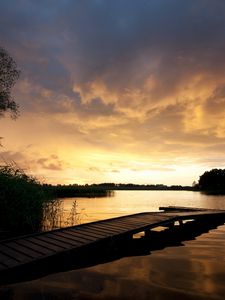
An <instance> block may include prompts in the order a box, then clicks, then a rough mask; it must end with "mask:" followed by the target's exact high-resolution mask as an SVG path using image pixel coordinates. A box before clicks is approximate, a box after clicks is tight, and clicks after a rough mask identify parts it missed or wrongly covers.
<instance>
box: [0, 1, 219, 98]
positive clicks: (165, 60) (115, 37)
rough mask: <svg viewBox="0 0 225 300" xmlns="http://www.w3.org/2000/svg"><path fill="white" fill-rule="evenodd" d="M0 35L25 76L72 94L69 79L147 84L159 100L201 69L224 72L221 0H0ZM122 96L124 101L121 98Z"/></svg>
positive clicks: (114, 85) (118, 86) (123, 85)
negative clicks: (151, 81) (151, 84)
mask: <svg viewBox="0 0 225 300" xmlns="http://www.w3.org/2000/svg"><path fill="white" fill-rule="evenodd" d="M0 19H1V26H0V36H1V43H2V44H3V46H4V45H5V46H6V47H9V50H11V51H12V52H13V53H14V54H15V56H16V57H17V59H18V62H19V64H20V66H21V68H22V70H23V76H24V77H26V78H28V79H29V80H31V81H33V82H35V83H36V84H38V85H40V86H42V87H44V88H46V89H49V90H52V91H56V92H57V93H58V92H61V93H64V94H66V95H69V96H70V97H74V100H75V101H78V98H77V97H76V96H77V95H76V94H73V92H72V87H73V86H72V85H73V83H74V84H81V85H82V84H84V89H85V88H87V87H86V85H85V84H86V83H88V82H90V81H93V80H95V79H96V78H98V79H101V80H102V81H103V82H104V83H105V85H106V86H108V87H109V88H110V89H116V90H117V89H118V90H123V89H124V88H127V87H132V88H134V87H135V86H138V87H140V86H142V84H143V81H145V79H146V78H147V77H148V76H150V75H154V77H155V79H156V81H157V85H156V86H155V88H154V89H153V90H152V91H151V95H149V98H148V101H155V100H157V99H158V100H161V99H162V98H163V97H164V96H165V95H166V94H167V95H168V93H171V92H173V91H174V89H176V87H177V85H178V83H179V82H180V81H185V80H187V78H188V77H189V76H191V75H193V74H195V73H196V72H211V73H216V74H218V72H223V68H224V63H225V58H224V49H225V40H224V28H225V3H224V2H222V1H213V2H212V1H205V0H200V1H197V2H196V1H195V0H190V1H182V0H171V1H166V0H157V1H156V0H151V1H145V0H141V1H139V0H135V1H129V0H123V1H119V0H115V1H95V0H92V1H87V0H80V1H59V2H57V3H54V4H53V2H52V1H50V0H49V1H38V2H37V1H28V0H27V1H22V0H21V1H19V2H18V1H10V2H8V1H4V0H3V1H2V2H1V12H0ZM120 101H121V102H123V99H120Z"/></svg>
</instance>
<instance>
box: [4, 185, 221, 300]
mask: <svg viewBox="0 0 225 300" xmlns="http://www.w3.org/2000/svg"><path fill="white" fill-rule="evenodd" d="M73 200H74V199H67V200H66V199H65V200H64V208H65V209H66V210H67V212H68V214H69V211H70V209H71V205H72V203H73ZM166 205H178V206H192V207H207V208H220V209H225V197H224V196H223V197H218V196H216V197H215V196H214V197H213V196H204V195H201V194H199V193H193V192H183V191H182V192H171V191H165V192H158V191H157V192H155V191H154V192H143V191H142V192H136V191H135V192H133V191H132V192H127V191H126V192H125V191H124V192H118V193H116V195H115V197H113V198H107V199H105V198H101V199H78V200H77V211H78V212H79V213H80V217H79V221H80V222H88V221H92V220H98V219H104V218H108V217H114V216H117V215H124V214H130V213H136V212H142V211H155V210H157V209H158V207H159V206H166ZM90 256H91V253H90ZM4 298H5V299H7V298H8V299H32V300H33V299H157V300H160V299H184V300H185V299H225V226H224V225H222V226H219V227H218V228H216V229H213V230H211V231H209V232H208V233H204V234H202V235H200V236H198V237H196V239H195V240H189V241H184V242H182V245H180V246H178V245H177V246H172V247H166V248H164V249H162V250H155V251H151V252H148V251H147V253H141V252H140V253H139V255H138V256H135V255H133V256H130V257H123V258H120V259H118V260H114V261H111V262H106V263H102V264H99V265H96V266H93V267H89V268H84V269H79V270H72V271H67V272H62V273H58V274H53V275H49V276H46V277H44V278H41V279H38V280H34V281H30V282H25V283H20V284H14V285H10V286H7V287H3V288H2V289H1V292H0V299H4Z"/></svg>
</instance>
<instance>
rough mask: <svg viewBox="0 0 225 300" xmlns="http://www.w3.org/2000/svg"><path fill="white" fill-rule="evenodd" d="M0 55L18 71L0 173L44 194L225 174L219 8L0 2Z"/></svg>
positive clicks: (3, 121) (224, 61)
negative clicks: (15, 171)
mask: <svg viewBox="0 0 225 300" xmlns="http://www.w3.org/2000/svg"><path fill="white" fill-rule="evenodd" d="M0 46H1V47H4V48H5V49H7V51H8V52H9V53H10V55H11V56H12V57H13V58H14V60H15V61H16V62H17V65H18V68H19V69H20V70H21V76H20V78H19V80H18V81H17V83H16V85H15V86H14V88H13V96H14V98H15V100H16V102H17V103H18V104H19V106H20V116H19V117H18V118H17V119H16V120H12V119H11V118H10V116H9V115H7V114H6V115H5V117H2V118H0V136H2V137H4V138H3V140H2V145H3V147H1V148H0V159H1V161H2V163H4V162H6V163H10V162H13V161H14V162H16V164H17V165H18V166H20V167H21V168H23V169H25V170H26V172H28V173H30V174H33V175H35V176H36V177H37V178H39V179H40V180H42V181H43V182H48V183H54V184H56V183H65V184H72V183H79V184H84V183H100V182H115V183H129V182H132V183H140V184H167V185H172V184H181V185H191V184H192V183H193V181H198V178H199V176H200V175H201V174H202V173H204V172H205V171H206V170H210V169H212V168H225V1H224V0H188V1H187V0H58V1H53V0H39V1H36V0H1V9H0Z"/></svg>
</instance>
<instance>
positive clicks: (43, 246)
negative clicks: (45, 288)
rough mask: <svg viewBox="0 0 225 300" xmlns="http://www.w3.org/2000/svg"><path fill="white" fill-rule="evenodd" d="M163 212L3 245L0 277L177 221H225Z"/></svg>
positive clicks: (197, 212) (213, 213) (216, 213)
mask: <svg viewBox="0 0 225 300" xmlns="http://www.w3.org/2000/svg"><path fill="white" fill-rule="evenodd" d="M163 209H164V211H163V212H162V211H160V212H149V213H139V214H134V215H128V216H124V217H118V218H113V219H107V220H103V221H98V222H92V223H87V224H82V225H78V226H73V227H68V228H62V229H57V230H53V231H50V232H42V233H38V234H33V235H27V236H23V237H18V238H14V239H11V240H5V241H2V242H0V276H2V275H4V272H5V271H8V270H10V269H12V270H13V269H15V268H18V267H21V266H24V265H27V264H32V263H34V262H38V261H40V260H42V259H48V258H50V257H53V256H55V255H58V254H59V253H64V252H65V253H66V252H67V251H73V250H76V249H78V248H82V247H89V246H91V245H93V244H98V243H99V242H100V241H104V240H107V239H114V238H117V237H120V238H123V237H126V236H128V235H130V236H132V235H133V234H135V233H138V232H141V231H147V230H150V229H152V228H154V227H157V226H167V225H168V224H173V223H174V222H175V221H182V220H187V219H195V220H196V219H200V218H206V219H210V218H213V217H214V218H217V217H224V218H225V211H221V210H206V209H190V208H180V207H179V208H178V207H164V208H163Z"/></svg>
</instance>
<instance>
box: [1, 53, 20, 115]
mask: <svg viewBox="0 0 225 300" xmlns="http://www.w3.org/2000/svg"><path fill="white" fill-rule="evenodd" d="M19 75H20V71H19V70H18V69H17V65H16V62H15V61H14V60H13V58H12V57H11V56H10V55H9V53H8V52H7V51H6V50H5V49H3V48H2V47H0V117H1V116H3V115H4V113H5V112H7V111H9V112H10V113H11V116H12V117H13V118H15V117H16V116H17V115H18V104H16V102H15V101H14V99H13V98H12V96H11V88H12V87H13V85H14V84H15V82H16V80H17V79H18V78H19Z"/></svg>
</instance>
